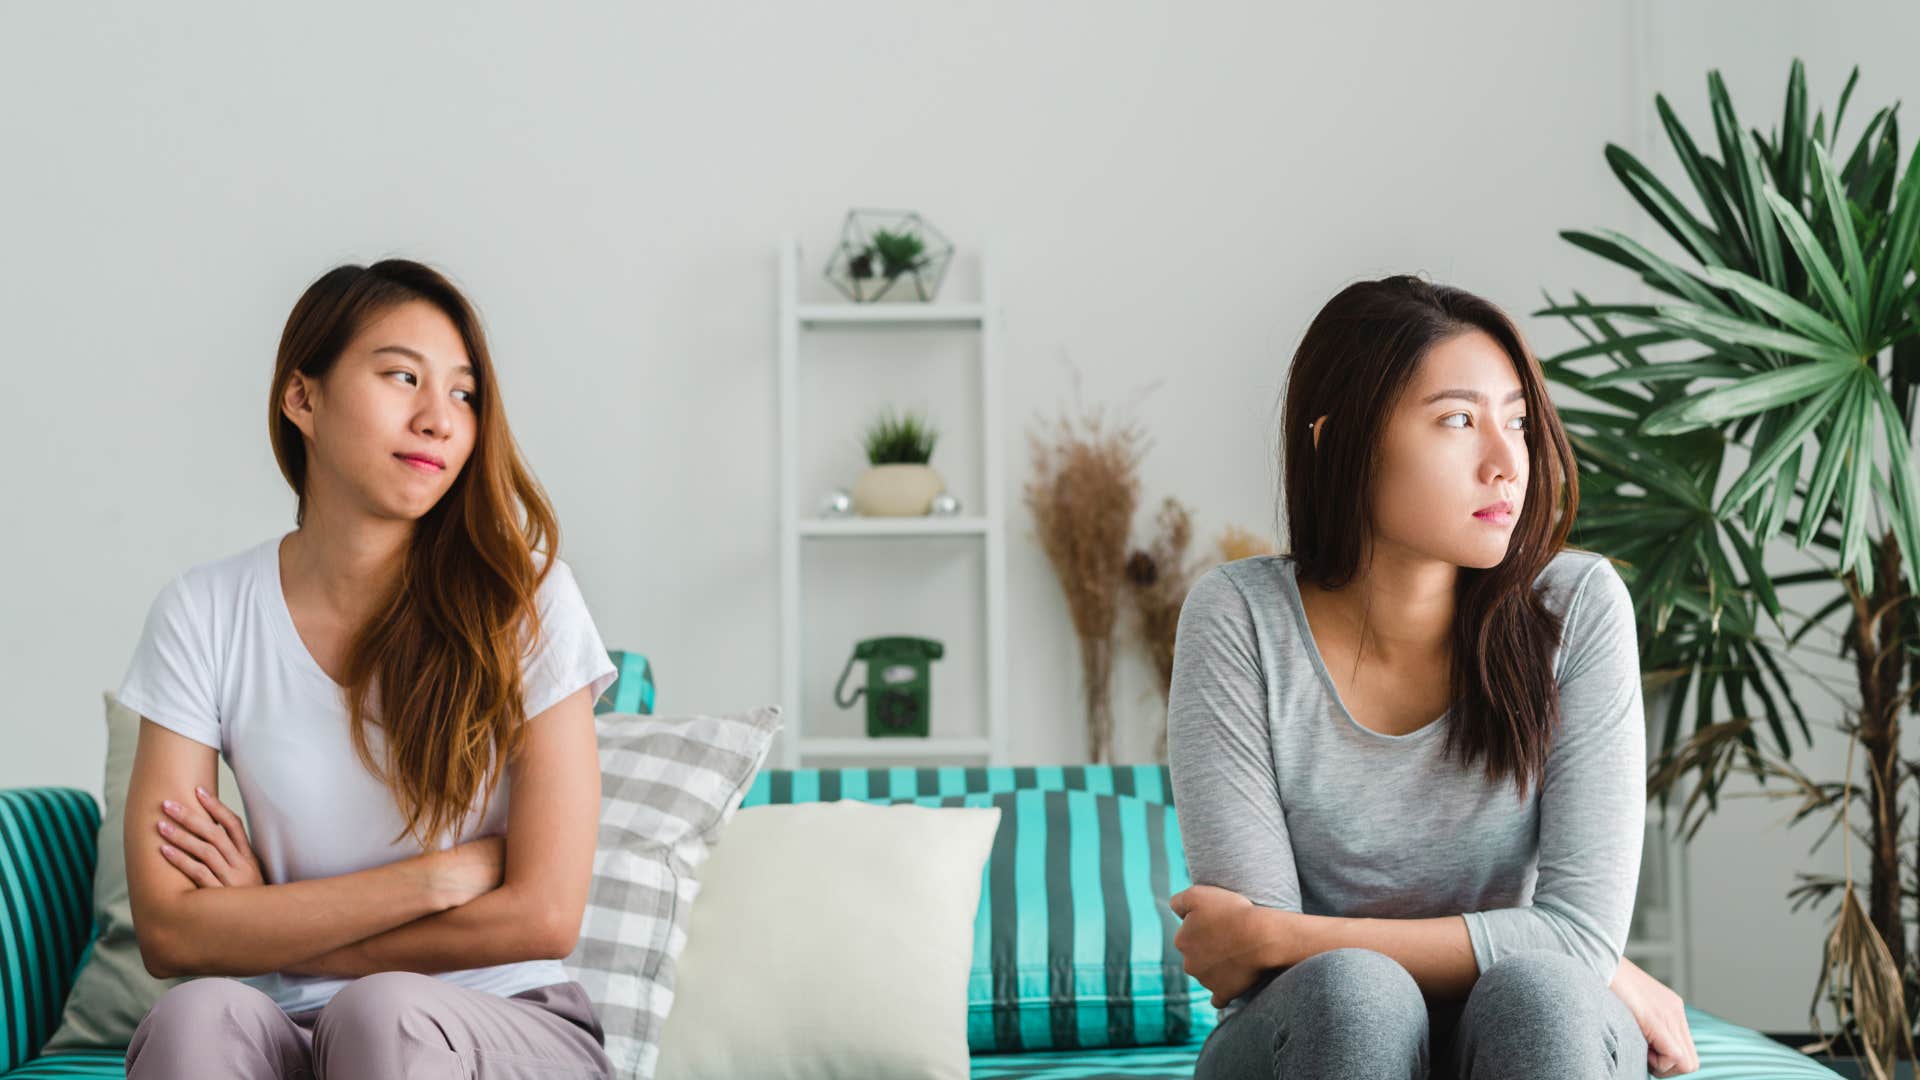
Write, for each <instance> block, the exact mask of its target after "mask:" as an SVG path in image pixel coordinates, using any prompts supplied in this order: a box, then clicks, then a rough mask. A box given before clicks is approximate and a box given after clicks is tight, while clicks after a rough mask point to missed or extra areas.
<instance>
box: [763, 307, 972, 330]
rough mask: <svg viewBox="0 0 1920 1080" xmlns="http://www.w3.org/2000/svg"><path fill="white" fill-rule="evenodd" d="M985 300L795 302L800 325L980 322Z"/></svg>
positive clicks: (937, 324) (954, 324)
mask: <svg viewBox="0 0 1920 1080" xmlns="http://www.w3.org/2000/svg"><path fill="white" fill-rule="evenodd" d="M986 310H987V309H986V305H984V304H918V303H904V302H902V303H876V304H853V303H846V304H797V305H795V306H794V314H795V315H796V316H797V317H798V318H799V320H800V325H802V326H979V325H981V323H982V321H983V320H984V319H985V317H986Z"/></svg>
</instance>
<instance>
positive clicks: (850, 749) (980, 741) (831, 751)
mask: <svg viewBox="0 0 1920 1080" xmlns="http://www.w3.org/2000/svg"><path fill="white" fill-rule="evenodd" d="M990 750H991V747H990V746H989V744H988V742H987V740H986V739H984V738H961V739H920V738H910V737H906V736H890V737H887V738H874V739H825V738H820V739H815V738H804V739H801V740H800V755H801V756H802V757H926V756H935V757H962V756H966V755H973V756H978V757H985V756H986V755H987V754H988V753H989V752H990Z"/></svg>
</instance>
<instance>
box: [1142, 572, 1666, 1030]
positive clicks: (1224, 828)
mask: <svg viewBox="0 0 1920 1080" xmlns="http://www.w3.org/2000/svg"><path fill="white" fill-rule="evenodd" d="M1294 570H1295V564H1294V563H1293V561H1292V560H1291V559H1289V558H1287V557H1286V556H1261V557H1256V558H1251V559H1242V560H1239V561H1237V562H1232V563H1227V564H1225V565H1223V566H1218V567H1215V568H1214V569H1212V570H1210V571H1208V572H1207V573H1206V574H1204V575H1202V576H1201V578H1200V580H1199V581H1197V582H1196V583H1195V584H1194V587H1193V589H1192V591H1191V592H1190V593H1189V594H1188V596H1187V600H1186V604H1185V606H1184V607H1183V608H1182V609H1181V612H1180V626H1179V632H1178V636H1177V638H1176V644H1175V648H1174V661H1173V686H1172V690H1171V693H1170V695H1169V703H1168V704H1169V716H1168V727H1169V735H1168V748H1169V756H1170V764H1171V769H1172V777H1173V792H1174V803H1175V805H1176V806H1177V807H1178V808H1179V815H1180V832H1181V838H1182V844H1183V846H1184V848H1185V851H1186V858H1187V864H1188V868H1189V869H1190V871H1191V873H1192V878H1193V880H1194V881H1195V882H1196V883H1200V884H1205V885H1216V886H1219V887H1221V888H1225V889H1231V890H1233V891H1234V892H1237V893H1240V894H1241V895H1243V896H1245V897H1247V898H1248V899H1249V900H1251V901H1253V902H1254V903H1255V904H1259V905H1262V906H1265V907H1275V908H1283V909H1285V910H1288V911H1297V912H1304V913H1306V914H1310V915H1341V916H1355V917H1377V918H1428V917H1435V916H1446V915H1463V916H1465V920H1466V924H1467V934H1468V937H1469V938H1470V939H1471V941H1472V943H1473V956H1474V960H1475V961H1476V962H1477V963H1478V965H1479V968H1480V970H1481V971H1485V970H1487V969H1488V968H1489V967H1491V966H1492V965H1493V964H1495V963H1496V962H1498V961H1499V960H1501V959H1502V958H1504V957H1507V956H1510V955H1513V954H1515V953H1521V952H1532V951H1541V950H1544V951H1550V952H1557V953H1563V954H1566V955H1569V956H1572V957H1574V958H1576V959H1578V960H1580V961H1582V962H1584V963H1585V964H1586V965H1587V967H1588V968H1590V969H1591V970H1592V971H1593V972H1594V973H1595V974H1596V975H1598V976H1600V977H1601V980H1602V981H1603V982H1608V981H1611V980H1612V978H1613V973H1614V969H1615V968H1616V967H1617V966H1618V965H1619V962H1620V954H1621V951H1622V949H1623V948H1624V947H1625V945H1626V938H1627V927H1628V923H1629V921H1630V919H1631V917H1632V913H1633V898H1634V890H1635V889H1636V887H1637V886H1638V883H1639V875H1640V847H1641V843H1642V841H1643V839H1644V829H1645V821H1646V736H1645V727H1646V723H1645V718H1644V715H1643V711H1642V702H1641V692H1640V661H1639V644H1638V641H1637V638H1636V635H1635V631H1634V615H1633V603H1632V598H1631V596H1630V595H1629V594H1628V592H1627V587H1626V583H1625V582H1623V581H1622V580H1621V579H1620V575H1619V573H1618V572H1617V571H1615V570H1614V568H1613V566H1612V565H1611V564H1610V563H1608V562H1607V560H1606V559H1604V558H1603V557H1601V556H1599V555H1596V554H1593V553H1590V552H1584V551H1573V550H1567V551H1562V552H1561V553H1560V554H1558V555H1557V556H1555V557H1554V559H1553V561H1552V562H1551V563H1549V564H1548V566H1547V568H1546V569H1545V570H1544V571H1542V572H1541V574H1540V576H1539V578H1538V582H1537V583H1538V584H1540V585H1542V586H1544V587H1545V589H1546V592H1545V600H1546V603H1547V604H1548V606H1549V607H1551V608H1552V609H1553V610H1555V611H1556V612H1559V613H1560V614H1561V616H1562V618H1563V620H1564V625H1563V628H1562V631H1561V644H1560V647H1559V648H1558V649H1557V650H1556V652H1555V654H1554V674H1555V681H1556V683H1557V685H1558V687H1559V692H1560V710H1561V726H1560V730H1559V733H1558V735H1557V737H1556V738H1555V740H1554V745H1553V747H1552V749H1551V751H1550V752H1549V756H1548V758H1547V764H1546V775H1545V779H1544V782H1543V783H1541V784H1539V785H1535V786H1534V787H1533V788H1532V790H1530V791H1529V793H1528V795H1527V797H1526V799H1525V800H1524V801H1522V800H1521V799H1519V798H1518V796H1517V788H1516V787H1515V786H1514V785H1513V784H1512V782H1510V781H1509V782H1507V783H1505V784H1502V785H1498V786H1495V785H1491V784H1489V783H1488V781H1487V780H1486V776H1485V773H1484V772H1483V771H1482V769H1481V767H1480V766H1479V765H1477V764H1476V765H1475V766H1473V767H1471V768H1466V769H1463V768H1462V767H1461V766H1460V764H1459V762H1458V759H1457V758H1448V757H1446V756H1444V755H1443V754H1442V747H1443V745H1444V743H1445V741H1446V738H1445V728H1446V725H1447V724H1448V723H1449V722H1450V720H1451V712H1449V713H1447V714H1444V715H1442V716H1441V717H1440V718H1439V719H1438V720H1436V721H1434V722H1433V723H1430V724H1428V725H1426V726H1425V727H1423V728H1420V729H1418V730H1416V731H1414V732H1411V733H1409V734H1406V735H1398V736H1395V735H1383V734H1380V733H1379V732H1375V731H1372V730H1370V729H1368V728H1365V727H1362V726H1361V725H1360V724H1358V723H1356V722H1355V721H1354V719H1353V717H1352V715H1351V714H1350V713H1348V712H1347V709H1346V706H1345V704H1344V703H1343V702H1341V700H1340V697H1339V693H1338V691H1337V690H1336V689H1335V687H1334V683H1333V680H1332V678H1331V676H1330V675H1329V674H1328V673H1327V669H1326V665H1325V663H1324V661H1323V660H1322V659H1321V656H1320V651H1319V649H1318V647H1317V646H1315V644H1314V642H1313V637H1312V634H1311V633H1310V632H1309V631H1308V628H1307V617H1306V610H1305V609H1304V608H1303V607H1302V606H1301V603H1300V592H1299V588H1298V586H1297V584H1296V582H1295V577H1294ZM1260 985H1262V984H1260V983H1256V984H1255V989H1257V988H1258V987H1259V986H1260ZM1253 992H1254V991H1253V990H1249V991H1248V992H1247V994H1245V995H1242V997H1241V998H1240V999H1238V1000H1236V1001H1234V1002H1233V1003H1232V1004H1230V1005H1228V1006H1227V1007H1226V1008H1225V1009H1223V1010H1221V1016H1222V1019H1224V1018H1225V1017H1226V1016H1229V1015H1231V1014H1232V1013H1233V1012H1235V1011H1238V1009H1239V1008H1240V1007H1241V1005H1243V1004H1244V1003H1245V1000H1246V998H1247V997H1249V996H1251V994H1252V993H1253Z"/></svg>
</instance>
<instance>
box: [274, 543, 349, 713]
mask: <svg viewBox="0 0 1920 1080" xmlns="http://www.w3.org/2000/svg"><path fill="white" fill-rule="evenodd" d="M292 535H293V532H292V531H288V532H285V533H282V534H281V535H279V536H277V537H275V538H274V539H272V540H269V541H267V542H266V543H265V544H262V545H261V552H262V557H261V566H260V580H261V582H262V584H263V585H264V586H265V587H264V588H262V589H261V590H260V592H261V596H262V600H263V602H264V603H265V604H266V606H267V621H268V622H269V623H271V624H272V625H273V627H274V629H275V631H276V632H277V633H278V635H279V638H280V647H281V651H282V652H283V653H284V654H286V656H287V659H288V660H289V661H291V662H292V664H293V666H295V667H297V668H299V669H301V670H302V671H305V672H307V673H308V674H309V675H312V676H313V677H314V678H317V679H320V680H321V681H323V682H325V683H326V684H327V685H328V686H331V687H333V688H335V689H338V690H344V689H346V688H345V687H343V686H341V685H340V684H339V683H337V682H335V681H334V678H333V676H331V675H329V674H327V669H325V668H323V667H321V666H320V661H318V660H316V659H314V658H313V650H311V649H309V648H307V643H306V641H305V639H303V638H301V636H300V628H299V626H297V625H296V624H295V623H294V621H293V608H292V607H291V606H290V605H289V604H288V603H287V593H286V584H285V582H284V581H283V580H282V578H281V574H280V548H281V546H282V545H284V544H285V543H286V542H287V537H289V536H292Z"/></svg>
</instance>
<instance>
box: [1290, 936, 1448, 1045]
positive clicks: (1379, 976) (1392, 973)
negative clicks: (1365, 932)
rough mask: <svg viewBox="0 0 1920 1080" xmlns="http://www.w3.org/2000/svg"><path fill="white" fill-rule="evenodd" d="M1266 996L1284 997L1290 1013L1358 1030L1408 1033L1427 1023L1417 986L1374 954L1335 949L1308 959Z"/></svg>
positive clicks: (1393, 964) (1382, 955)
mask: <svg viewBox="0 0 1920 1080" xmlns="http://www.w3.org/2000/svg"><path fill="white" fill-rule="evenodd" d="M1283 983H1284V984H1285V985H1284V986H1282V984H1283ZM1270 995H1271V996H1276V997H1277V996H1279V995H1285V996H1286V997H1287V998H1288V999H1290V1000H1291V1003H1292V1004H1291V1007H1292V1008H1293V1009H1296V1010H1297V1009H1299V1008H1301V1007H1302V1006H1306V1007H1308V1008H1310V1009H1311V1010H1312V1011H1313V1012H1314V1013H1315V1014H1318V1015H1322V1016H1337V1017H1339V1018H1340V1019H1341V1021H1342V1026H1348V1025H1351V1026H1353V1027H1354V1028H1356V1029H1366V1030H1372V1031H1377V1032H1387V1031H1393V1030H1396V1029H1399V1028H1406V1029H1408V1030H1412V1029H1414V1028H1416V1027H1421V1026H1424V1025H1425V1023H1426V1016H1427V1008H1426V999H1425V998H1424V997H1422V996H1421V993H1420V985H1419V984H1418V983H1416V982H1414V981H1413V976H1412V975H1411V974H1409V973H1408V972H1407V969H1406V968H1404V967H1401V966H1400V963H1399V961H1397V960H1394V959H1393V958H1392V957H1390V956H1387V955H1386V954H1385V953H1378V952H1375V951H1373V950H1372V949H1334V950H1331V951H1329V952H1323V953H1317V954H1315V955H1313V956H1311V957H1308V958H1307V959H1305V960H1303V961H1301V962H1300V963H1298V964H1295V965H1294V966H1293V967H1292V968H1290V969H1288V970H1287V972H1286V975H1285V976H1284V977H1283V978H1279V979H1275V980H1274V981H1273V982H1272V983H1271V984H1269V985H1268V986H1267V988H1266V989H1265V990H1264V991H1262V992H1261V997H1262V998H1265V997H1268V996H1270Z"/></svg>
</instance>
